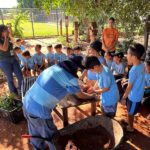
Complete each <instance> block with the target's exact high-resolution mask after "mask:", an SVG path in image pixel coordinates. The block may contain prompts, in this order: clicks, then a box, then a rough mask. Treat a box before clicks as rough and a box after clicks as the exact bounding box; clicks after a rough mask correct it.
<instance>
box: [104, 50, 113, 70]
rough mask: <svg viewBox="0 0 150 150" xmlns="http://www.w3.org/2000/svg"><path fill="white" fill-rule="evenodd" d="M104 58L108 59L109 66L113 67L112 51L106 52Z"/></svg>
mask: <svg viewBox="0 0 150 150" xmlns="http://www.w3.org/2000/svg"><path fill="white" fill-rule="evenodd" d="M104 58H105V60H106V64H107V67H108V68H109V69H111V66H112V63H113V60H112V55H111V53H110V52H105V55H104Z"/></svg>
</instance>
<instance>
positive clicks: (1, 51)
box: [0, 25, 23, 97]
mask: <svg viewBox="0 0 150 150" xmlns="http://www.w3.org/2000/svg"><path fill="white" fill-rule="evenodd" d="M0 69H1V70H2V71H3V72H4V73H5V75H6V77H7V81H8V86H9V90H10V93H14V94H15V95H16V96H17V97H18V96H19V94H20V93H18V91H17V88H16V87H15V85H14V81H13V73H15V75H16V77H17V79H18V87H19V89H20V90H21V83H22V79H23V77H22V72H21V69H20V65H19V62H18V61H17V59H16V57H15V54H14V50H13V43H12V42H11V40H10V38H9V31H8V27H7V26H5V25H0Z"/></svg>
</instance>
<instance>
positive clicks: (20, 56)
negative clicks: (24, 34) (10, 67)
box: [17, 54, 26, 66]
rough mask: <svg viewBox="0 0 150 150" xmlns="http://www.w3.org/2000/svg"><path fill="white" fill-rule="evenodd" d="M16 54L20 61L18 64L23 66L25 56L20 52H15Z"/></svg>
mask: <svg viewBox="0 0 150 150" xmlns="http://www.w3.org/2000/svg"><path fill="white" fill-rule="evenodd" d="M17 56H18V58H19V60H20V61H21V64H20V65H21V66H25V62H26V60H25V58H24V57H23V56H22V55H21V54H17Z"/></svg>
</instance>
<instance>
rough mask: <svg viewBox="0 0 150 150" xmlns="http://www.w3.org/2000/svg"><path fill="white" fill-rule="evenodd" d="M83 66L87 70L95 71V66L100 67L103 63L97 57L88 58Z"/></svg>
mask: <svg viewBox="0 0 150 150" xmlns="http://www.w3.org/2000/svg"><path fill="white" fill-rule="evenodd" d="M83 65H84V66H85V68H86V69H93V68H94V66H96V65H98V66H100V65H101V63H100V61H99V60H98V58H97V57H96V56H87V57H86V58H85V59H84V61H83Z"/></svg>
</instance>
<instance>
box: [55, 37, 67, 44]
mask: <svg viewBox="0 0 150 150" xmlns="http://www.w3.org/2000/svg"><path fill="white" fill-rule="evenodd" d="M57 40H58V41H59V42H61V44H63V45H66V38H65V37H63V36H59V37H58V38H57Z"/></svg>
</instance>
